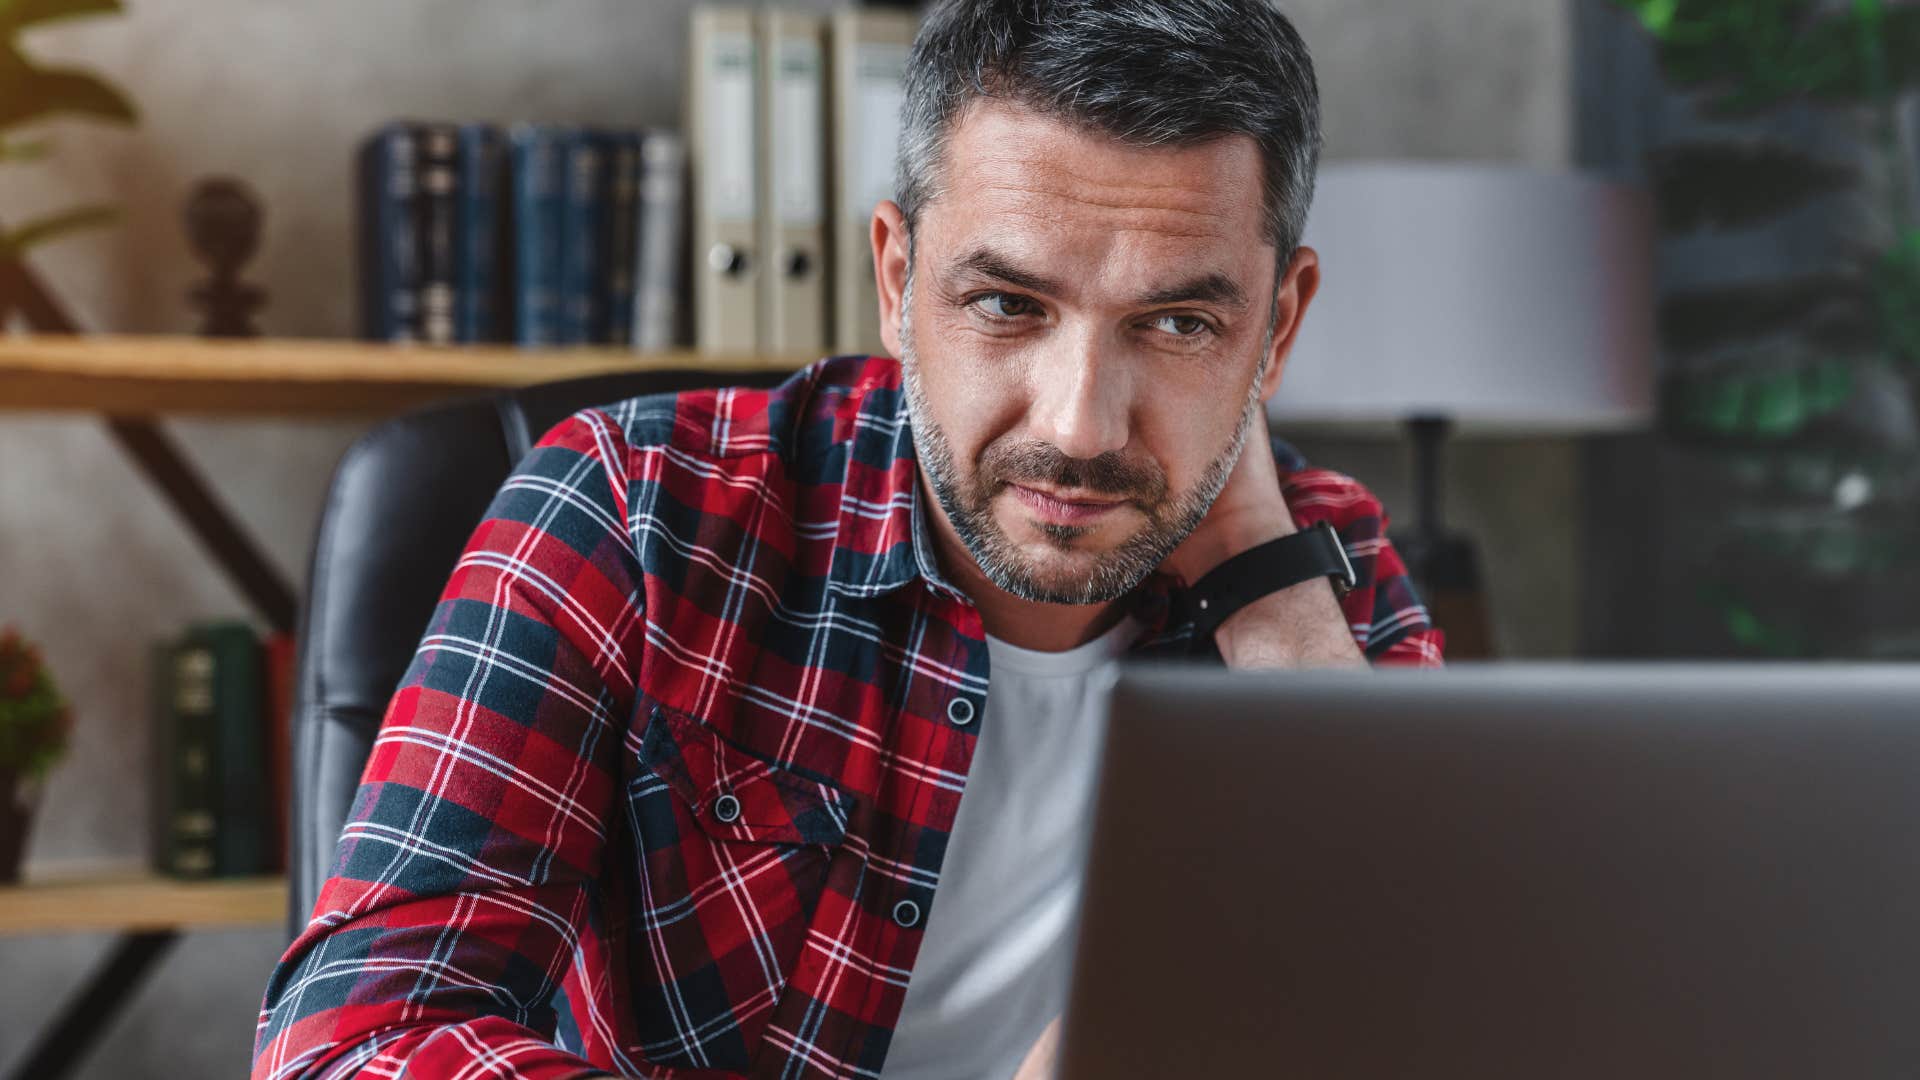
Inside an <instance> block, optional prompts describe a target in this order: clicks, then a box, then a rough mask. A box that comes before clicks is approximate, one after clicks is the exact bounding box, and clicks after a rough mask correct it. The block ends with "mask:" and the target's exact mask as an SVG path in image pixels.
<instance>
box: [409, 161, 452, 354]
mask: <svg viewBox="0 0 1920 1080" xmlns="http://www.w3.org/2000/svg"><path fill="white" fill-rule="evenodd" d="M418 137H419V173H420V213H419V219H418V220H419V225H418V228H419V230H420V237H419V243H420V340H422V341H425V342H429V343H431V344H434V345H450V344H452V343H453V341H454V329H455V317H456V312H455V308H454V300H455V295H454V287H455V282H454V278H455V266H456V264H455V262H454V238H455V235H456V230H457V229H458V227H459V226H458V217H459V211H460V129H459V128H457V127H455V126H454V125H452V124H422V125H420V127H419V132H418Z"/></svg>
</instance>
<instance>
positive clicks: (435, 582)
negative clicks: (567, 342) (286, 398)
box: [287, 370, 784, 938]
mask: <svg viewBox="0 0 1920 1080" xmlns="http://www.w3.org/2000/svg"><path fill="white" fill-rule="evenodd" d="M783 377H784V375H783V374H782V373H779V372H755V373H751V374H747V373H740V372H731V371H720V370H713V371H701V370H688V371H647V372H623V373H619V374H615V375H596V376H591V377H588V378H584V379H569V380H566V381H564V382H553V383H545V384H542V385H539V386H532V387H527V388H524V389H519V390H509V391H501V392H498V393H494V394H491V395H486V396H481V397H474V398H467V399H462V400H458V401H453V402H448V403H445V404H440V405H435V406H431V407H429V408H425V409H420V410H418V411H415V412H411V413H407V414H405V415H403V416H400V417H397V418H395V419H392V420H389V421H386V422H384V423H382V424H380V425H379V426H377V427H375V428H374V429H373V430H371V431H369V432H368V433H367V434H366V435H364V436H362V437H361V438H360V439H359V440H358V441H357V442H355V443H354V444H353V445H352V446H351V447H350V448H349V449H348V450H347V452H346V454H345V455H343V456H342V457H341V459H340V463H339V465H337V466H336V467H335V469H334V474H333V480H332V482H331V484H330V485H329V487H328V491H327V499H326V503H325V506H324V507H323V509H322V510H321V513H320V522H319V525H318V528H317V532H316V535H315V540H314V545H313V558H312V563H311V564H310V566H309V568H308V573H307V589H306V592H305V594H304V596H303V599H302V607H301V613H300V627H299V646H298V652H299V659H298V661H297V667H298V672H297V675H296V681H295V684H294V687H295V689H294V705H293V717H292V724H293V737H292V742H293V766H292V788H293V790H292V793H291V795H292V799H293V806H292V808H291V809H292V812H291V813H290V814H289V815H288V825H289V833H290V835H289V837H288V844H287V877H288V890H287V907H288V910H287V929H288V935H289V938H291V937H292V936H293V935H297V934H298V933H299V932H300V930H301V929H302V928H304V927H305V926H306V923H307V919H308V917H309V916H310V915H311V914H312V911H313V906H314V902H315V900H316V899H317V898H318V896H319V892H320V885H321V883H322V882H324V881H325V880H326V879H327V876H328V874H329V873H331V871H332V869H333V856H334V849H335V846H336V845H337V843H338V841H339V838H340V831H341V829H342V828H343V827H344V826H345V824H346V820H347V812H348V810H349V809H350V808H351V806H352V803H353V796H354V791H355V790H356V789H357V788H358V787H359V783H360V773H361V770H362V769H363V768H365V766H366V761H367V755H368V753H369V752H370V751H371V748H372V745H373V737H374V734H375V733H376V732H377V731H378V730H379V727H380V721H381V719H382V718H383V717H384V716H385V715H386V709H387V702H388V700H389V699H390V698H391V697H392V696H393V692H394V689H395V688H396V687H397V686H398V685H399V682H400V678H401V676H402V675H404V674H405V673H406V669H407V665H408V664H409V663H410V662H411V661H412V659H413V654H414V651H415V649H416V648H417V647H418V646H419V643H420V636H421V634H422V633H423V632H424V631H425V630H426V626H427V623H428V620H429V619H430V618H431V617H432V615H433V609H434V605H435V604H436V603H437V602H438V600H439V597H440V593H441V591H442V590H443V589H444V588H445V587H446V583H447V579H448V578H449V577H450V576H451V575H452V573H453V564H454V562H455V561H456V560H457V559H458V558H459V556H460V552H461V550H462V549H464V548H465V546H466V542H467V540H468V538H469V537H470V536H471V535H472V533H473V529H474V526H476V525H478V524H479V522H480V516H481V515H482V514H483V513H485V512H486V508H487V505H488V504H489V503H490V502H491V501H492V500H493V496H494V494H495V492H497V491H498V490H499V488H500V485H501V484H502V483H503V482H504V481H505V480H506V478H507V474H508V473H509V472H511V471H512V470H513V467H514V465H515V464H516V463H517V462H518V461H519V460H520V458H521V456H522V455H524V454H525V453H526V452H527V449H528V448H529V447H530V446H531V445H532V444H533V443H534V442H537V441H538V440H539V438H540V436H541V435H542V434H544V433H545V432H546V431H547V430H548V429H550V428H551V427H553V426H554V425H555V424H558V423H559V422H560V421H562V420H564V419H566V418H567V417H568V416H569V415H571V414H573V413H574V412H577V411H579V410H580V409H583V408H587V407H590V406H594V405H604V404H609V403H612V402H615V401H620V400H623V399H625V398H629V397H635V396H638V395H643V394H655V393H668V392H673V391H679V390H688V389H694V388H697V387H703V386H722V385H758V386H770V385H772V384H774V383H776V382H778V381H780V379H782V378H783Z"/></svg>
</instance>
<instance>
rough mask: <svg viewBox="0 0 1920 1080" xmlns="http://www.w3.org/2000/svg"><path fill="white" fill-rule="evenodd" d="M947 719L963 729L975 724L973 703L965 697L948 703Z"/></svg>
mask: <svg viewBox="0 0 1920 1080" xmlns="http://www.w3.org/2000/svg"><path fill="white" fill-rule="evenodd" d="M947 719H949V720H951V721H953V722H954V723H955V724H957V725H959V726H961V727H966V726H967V725H968V724H971V723H973V702H972V701H971V700H970V699H968V698H963V697H957V698H954V699H953V700H952V701H949V702H947Z"/></svg>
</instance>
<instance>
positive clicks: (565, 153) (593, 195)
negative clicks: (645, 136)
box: [560, 130, 607, 345]
mask: <svg viewBox="0 0 1920 1080" xmlns="http://www.w3.org/2000/svg"><path fill="white" fill-rule="evenodd" d="M561 145H562V150H561V157H562V159H563V160H564V162H565V165H564V169H565V172H566V191H565V195H564V196H563V197H562V199H561V203H560V342H561V344H564V345H584V344H588V343H590V342H599V341H605V340H606V334H607V305H606V295H605V288H606V286H605V283H604V281H603V277H602V270H603V267H604V266H605V265H606V261H607V253H606V247H607V245H606V231H607V228H606V216H607V183H606V182H607V172H606V166H605V164H604V162H605V161H606V156H607V155H606V141H605V139H604V138H603V137H602V136H601V135H600V134H599V133H597V132H592V131H584V130H571V131H569V132H567V134H566V136H565V138H564V139H563V140H562V143H561Z"/></svg>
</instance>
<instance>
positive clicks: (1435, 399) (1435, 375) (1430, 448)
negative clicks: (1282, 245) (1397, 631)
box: [1269, 162, 1654, 657]
mask: <svg viewBox="0 0 1920 1080" xmlns="http://www.w3.org/2000/svg"><path fill="white" fill-rule="evenodd" d="M1304 243H1306V244H1307V245H1308V246H1310V247H1312V248H1313V249H1314V250H1316V251H1317V252H1318V253H1319V255H1320V272H1321V279H1320V291H1319V293H1318V295H1317V296H1316V297H1315V299H1314V301H1313V303H1312V305H1311V306H1310V307H1309V308H1308V309H1307V314H1306V318H1305V320H1304V321H1303V322H1302V323H1301V326H1300V332H1299V336H1298V337H1297V338H1296V339H1295V341H1294V347H1293V351H1292V353H1291V355H1290V358H1289V360H1288V363H1287V373H1286V378H1285V379H1284V380H1283V381H1282V383H1281V385H1280V392H1279V393H1277V394H1275V395H1274V399H1273V401H1272V403H1271V406H1270V410H1269V415H1270V416H1271V418H1272V420H1273V422H1274V424H1275V426H1276V428H1284V427H1285V426H1286V425H1288V424H1299V423H1302V422H1305V423H1310V424H1314V425H1322V424H1328V423H1332V424H1378V423H1379V422H1381V421H1389V422H1393V423H1403V424H1405V425H1406V427H1407V430H1408V432H1409V435H1410V438H1411V442H1412V446H1413V462H1414V472H1413V478H1414V484H1413V490H1414V521H1413V525H1412V529H1411V531H1407V532H1404V533H1402V534H1396V535H1395V537H1394V544H1395V545H1396V546H1397V547H1398V548H1399V549H1400V551H1401V553H1402V556H1403V557H1404V558H1405V559H1406V561H1407V564H1408V568H1409V571H1410V572H1411V574H1412V575H1413V578H1414V581H1415V583H1416V584H1417V585H1419V586H1420V587H1421V589H1422V591H1423V594H1424V595H1425V597H1426V600H1427V603H1428V606H1429V608H1430V609H1431V610H1432V612H1433V615H1434V620H1435V622H1436V623H1437V624H1439V625H1440V626H1441V627H1442V628H1443V629H1445V630H1446V631H1447V633H1448V653H1449V654H1450V655H1453V656H1459V657H1472V656H1485V655H1488V654H1490V652H1491V649H1490V641H1491V635H1490V634H1489V632H1488V626H1487V619H1486V608H1485V602H1484V600H1483V599H1482V593H1481V589H1480V578H1479V565H1478V564H1479V560H1478V558H1477V557H1476V555H1475V552H1474V548H1473V545H1472V543H1471V541H1469V540H1468V539H1467V538H1466V537H1464V536H1462V535H1459V534H1455V533H1450V532H1448V531H1447V529H1446V527H1445V525H1444V523H1443V519H1442V516H1441V507H1440V453H1441V448H1442V444H1443V442H1444V441H1445V439H1446V437H1447V434H1448V431H1449V430H1450V429H1451V428H1452V427H1454V426H1455V425H1459V426H1461V427H1462V428H1464V429H1465V430H1468V431H1488V432H1499V433H1506V434H1532V435H1566V434H1589V433H1598V432H1606V431H1620V430H1626V429H1631V428H1634V427H1640V426H1644V425H1645V424H1647V423H1648V422H1649V420H1650V418H1651V417H1652V415H1653V353H1654V326H1653V259H1652V251H1653V219H1652V207H1651V200H1650V199H1649V198H1648V197H1647V195H1646V194H1645V193H1644V192H1643V191H1640V190H1638V189H1635V188H1632V187H1628V186H1625V185H1622V184H1617V183H1612V182H1609V181H1605V180H1602V179H1599V178H1597V177H1593V176H1587V175H1581V174H1575V173H1551V172H1544V171H1539V170H1535V169H1529V168H1525V167H1519V166H1509V165H1480V164H1448V163H1439V162H1434V163H1414V162H1396V163H1383V164H1357V163H1356V164H1334V165H1329V166H1328V167H1326V168H1324V169H1322V170H1321V171H1320V178H1319V184H1318V189H1317V191H1316V193H1315V196H1314V203H1313V209H1312V212H1311V214H1310V215H1309V217H1308V220H1307V226H1306V232H1305V237H1304Z"/></svg>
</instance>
